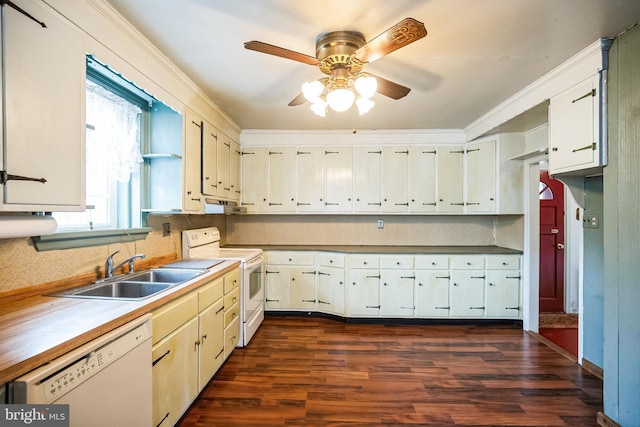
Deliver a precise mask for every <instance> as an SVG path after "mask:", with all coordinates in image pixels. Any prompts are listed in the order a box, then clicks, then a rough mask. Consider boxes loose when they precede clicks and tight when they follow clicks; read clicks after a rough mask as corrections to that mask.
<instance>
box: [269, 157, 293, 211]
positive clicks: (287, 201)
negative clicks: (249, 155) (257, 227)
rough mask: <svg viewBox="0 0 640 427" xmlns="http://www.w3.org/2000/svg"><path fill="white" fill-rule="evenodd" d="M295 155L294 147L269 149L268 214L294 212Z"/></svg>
mask: <svg viewBox="0 0 640 427" xmlns="http://www.w3.org/2000/svg"><path fill="white" fill-rule="evenodd" d="M296 153H297V151H296V148H295V147H274V148H269V202H268V203H269V211H270V212H287V213H292V212H296V196H297V194H296V193H297V191H296V186H297V182H296V178H297V154H296Z"/></svg>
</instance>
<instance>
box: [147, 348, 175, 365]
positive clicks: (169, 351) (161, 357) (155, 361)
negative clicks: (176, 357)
mask: <svg viewBox="0 0 640 427" xmlns="http://www.w3.org/2000/svg"><path fill="white" fill-rule="evenodd" d="M169 353H171V350H167V351H166V352H165V353H164V354H163V355H162V356H160V357H158V358H157V359H156V360H154V361H153V363H152V364H151V366H156V363H158V362H159V361H161V360H162V359H163V358H164V357H165V356H166V355H168V354H169Z"/></svg>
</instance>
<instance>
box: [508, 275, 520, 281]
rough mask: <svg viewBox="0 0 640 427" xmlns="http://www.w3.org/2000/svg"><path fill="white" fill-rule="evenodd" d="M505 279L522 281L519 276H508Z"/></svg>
mask: <svg viewBox="0 0 640 427" xmlns="http://www.w3.org/2000/svg"><path fill="white" fill-rule="evenodd" d="M505 278H506V279H518V280H520V279H522V277H521V276H520V275H519V274H518V275H517V276H507V277H505Z"/></svg>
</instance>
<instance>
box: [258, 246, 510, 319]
mask: <svg viewBox="0 0 640 427" xmlns="http://www.w3.org/2000/svg"><path fill="white" fill-rule="evenodd" d="M267 259H268V260H269V261H268V263H267V287H266V307H267V310H294V311H314V310H315V311H320V312H324V313H329V314H335V315H339V316H346V317H389V318H414V317H415V318H425V319H428V318H478V319H480V318H495V319H520V318H521V309H520V306H521V298H522V295H521V294H522V292H521V289H520V288H521V273H520V269H521V265H520V264H521V256H520V255H517V254H514V255H446V254H443V255H440V254H439V255H388V254H338V253H327V252H311V251H299V252H296V251H273V252H267Z"/></svg>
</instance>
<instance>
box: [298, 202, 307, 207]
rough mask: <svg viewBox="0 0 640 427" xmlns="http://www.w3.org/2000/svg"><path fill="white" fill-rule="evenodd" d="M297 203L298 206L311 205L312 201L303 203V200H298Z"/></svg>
mask: <svg viewBox="0 0 640 427" xmlns="http://www.w3.org/2000/svg"><path fill="white" fill-rule="evenodd" d="M296 204H297V205H298V206H311V203H301V202H298V203H296Z"/></svg>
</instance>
